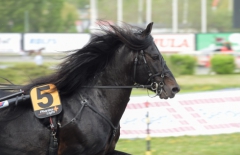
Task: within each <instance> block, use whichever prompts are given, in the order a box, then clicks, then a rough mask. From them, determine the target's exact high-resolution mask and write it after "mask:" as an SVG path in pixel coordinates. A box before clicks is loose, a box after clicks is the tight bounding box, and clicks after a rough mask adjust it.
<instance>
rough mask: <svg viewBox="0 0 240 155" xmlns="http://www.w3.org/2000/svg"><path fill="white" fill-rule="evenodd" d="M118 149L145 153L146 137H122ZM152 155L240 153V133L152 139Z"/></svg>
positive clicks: (223, 154) (132, 152)
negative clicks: (130, 138) (131, 138)
mask: <svg viewBox="0 0 240 155" xmlns="http://www.w3.org/2000/svg"><path fill="white" fill-rule="evenodd" d="M117 150H119V151H123V152H127V153H130V154H133V155H144V154H145V150H146V141H145V140H144V139H134V140H129V139H120V141H119V142H118V143H117ZM151 152H152V155H240V133H235V134H222V135H211V136H181V137H162V138H152V139H151Z"/></svg>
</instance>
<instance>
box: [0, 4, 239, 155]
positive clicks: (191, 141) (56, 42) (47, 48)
mask: <svg viewBox="0 0 240 155" xmlns="http://www.w3.org/2000/svg"><path fill="white" fill-rule="evenodd" d="M239 8H240V0H21V1H19V0H0V77H3V78H7V79H8V80H10V81H11V82H12V83H14V84H25V83H27V82H29V81H31V79H34V78H36V77H39V76H46V75H48V74H51V73H53V72H54V70H55V68H56V67H57V64H59V63H60V62H61V61H62V59H61V58H62V57H63V56H65V55H66V53H64V52H63V51H71V50H75V49H80V48H82V47H83V46H84V45H85V44H86V43H87V42H88V41H89V39H90V37H91V33H94V31H95V29H96V28H98V26H97V24H99V22H98V19H102V20H106V21H108V22H109V23H111V24H117V25H119V26H121V25H122V23H123V22H125V23H128V24H131V25H134V26H139V27H142V28H145V26H146V25H147V24H148V23H150V22H154V25H153V30H152V36H153V38H154V41H155V43H156V45H157V47H158V48H159V50H160V52H161V54H162V55H163V57H164V59H165V60H166V62H167V65H168V66H169V68H170V69H171V71H172V72H173V74H174V75H175V77H176V80H177V82H178V83H179V85H180V87H181V92H180V94H178V95H176V97H175V98H174V99H171V100H160V99H159V98H150V97H148V95H147V94H148V93H147V91H146V90H141V89H134V90H133V92H132V95H131V100H130V102H129V104H128V106H127V108H126V111H125V113H124V115H123V117H122V120H121V126H122V127H121V137H120V141H119V142H118V144H117V149H118V150H121V151H125V152H128V153H131V154H145V153H146V152H147V153H150V154H153V155H160V154H161V155H240V95H239V94H240V89H239V88H240V73H239V72H240V70H239V69H240V9H239ZM0 83H8V82H7V81H6V80H4V79H1V78H0ZM151 95H153V94H151V93H150V96H151ZM146 103H148V107H146V106H145V105H146ZM146 114H148V118H149V119H150V122H148V123H147V122H146V121H145V119H146V118H147V116H146ZM147 133H149V134H147ZM149 136H150V137H151V139H150V138H147V139H146V140H145V137H149Z"/></svg>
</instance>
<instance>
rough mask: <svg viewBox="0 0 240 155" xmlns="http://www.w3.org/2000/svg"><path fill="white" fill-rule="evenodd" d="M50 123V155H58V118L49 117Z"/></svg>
mask: <svg viewBox="0 0 240 155" xmlns="http://www.w3.org/2000/svg"><path fill="white" fill-rule="evenodd" d="M49 122H50V128H51V132H50V140H49V148H48V155H57V154H58V139H57V138H56V134H57V117H53V118H52V117H49Z"/></svg>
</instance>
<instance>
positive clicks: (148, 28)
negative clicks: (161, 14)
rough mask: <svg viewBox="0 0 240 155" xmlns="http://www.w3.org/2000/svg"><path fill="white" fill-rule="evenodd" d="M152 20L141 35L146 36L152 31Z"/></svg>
mask: <svg viewBox="0 0 240 155" xmlns="http://www.w3.org/2000/svg"><path fill="white" fill-rule="evenodd" d="M152 26H153V22H151V23H149V24H148V26H147V28H146V29H145V30H144V31H143V32H142V35H143V36H148V35H149V34H150V33H151V31H152Z"/></svg>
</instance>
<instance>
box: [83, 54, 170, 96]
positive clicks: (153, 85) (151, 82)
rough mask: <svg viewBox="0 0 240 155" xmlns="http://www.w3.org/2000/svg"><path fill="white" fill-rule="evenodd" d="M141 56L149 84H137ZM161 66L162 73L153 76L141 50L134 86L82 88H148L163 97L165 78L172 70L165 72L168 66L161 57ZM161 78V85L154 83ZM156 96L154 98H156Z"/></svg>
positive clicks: (135, 59) (136, 63)
mask: <svg viewBox="0 0 240 155" xmlns="http://www.w3.org/2000/svg"><path fill="white" fill-rule="evenodd" d="M139 55H140V56H141V57H142V59H143V63H144V66H145V69H146V70H147V73H148V80H147V82H146V83H145V84H144V85H143V84H139V83H137V82H136V72H137V65H138V63H139V58H138V57H139ZM160 61H161V66H162V71H161V72H160V73H155V74H153V73H152V71H151V69H150V67H149V65H148V63H147V60H146V57H145V54H144V50H140V51H138V52H137V56H136V57H135V58H134V64H133V65H134V66H133V81H134V82H135V84H134V85H133V86H82V87H83V88H99V89H127V88H147V89H151V90H153V91H155V93H156V94H155V96H158V95H161V94H162V93H163V92H164V93H165V91H164V85H165V83H164V78H165V77H166V76H167V75H166V73H167V72H170V70H165V68H164V66H165V65H166V63H165V61H164V59H163V57H161V60H160ZM157 76H160V77H161V78H160V79H161V80H160V82H159V83H157V82H155V81H154V78H155V77H157ZM155 96H154V97H155Z"/></svg>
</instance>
